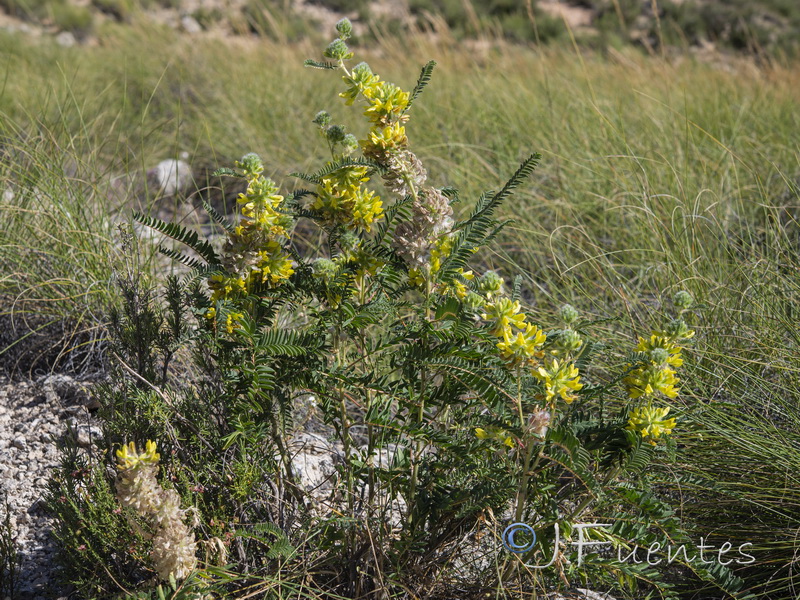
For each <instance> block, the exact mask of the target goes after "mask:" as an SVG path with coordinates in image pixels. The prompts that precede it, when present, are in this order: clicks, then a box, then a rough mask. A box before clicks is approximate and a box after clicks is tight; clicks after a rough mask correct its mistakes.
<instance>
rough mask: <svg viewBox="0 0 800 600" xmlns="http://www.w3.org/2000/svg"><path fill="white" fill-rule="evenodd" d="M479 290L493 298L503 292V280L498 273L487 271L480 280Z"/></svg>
mask: <svg viewBox="0 0 800 600" xmlns="http://www.w3.org/2000/svg"><path fill="white" fill-rule="evenodd" d="M478 289H479V290H480V291H481V292H482V293H483V294H485V295H486V296H488V297H489V298H491V297H492V296H494V295H495V294H499V293H500V292H501V291H502V290H503V278H502V277H500V275H498V274H497V272H496V271H486V273H484V274H483V275H482V276H481V278H480V279H479V280H478Z"/></svg>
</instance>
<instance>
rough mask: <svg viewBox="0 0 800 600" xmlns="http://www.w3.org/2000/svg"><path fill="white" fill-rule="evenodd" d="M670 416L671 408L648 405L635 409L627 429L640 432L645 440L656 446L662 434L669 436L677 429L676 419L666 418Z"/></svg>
mask: <svg viewBox="0 0 800 600" xmlns="http://www.w3.org/2000/svg"><path fill="white" fill-rule="evenodd" d="M668 414H669V407H663V408H653V407H652V406H649V405H648V406H642V407H639V408H635V409H633V410H632V411H631V414H630V419H629V420H628V425H627V426H626V427H625V429H628V430H629V431H638V432H639V433H640V434H641V436H642V437H643V438H650V439H649V440H648V441H649V442H650V443H651V444H652V445H654V446H655V444H656V440H657V439H659V438H660V437H661V435H662V434H663V435H669V434H671V433H672V430H673V429H674V428H675V419H674V418H672V419H667V418H665V417H666V416H667V415H668Z"/></svg>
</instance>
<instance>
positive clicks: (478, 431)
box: [475, 427, 489, 440]
mask: <svg viewBox="0 0 800 600" xmlns="http://www.w3.org/2000/svg"><path fill="white" fill-rule="evenodd" d="M475 437H477V438H478V439H479V440H486V439H488V438H489V434H488V433H486V430H485V429H482V428H480V427H476V428H475Z"/></svg>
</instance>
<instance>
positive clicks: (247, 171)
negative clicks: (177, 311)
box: [208, 154, 294, 302]
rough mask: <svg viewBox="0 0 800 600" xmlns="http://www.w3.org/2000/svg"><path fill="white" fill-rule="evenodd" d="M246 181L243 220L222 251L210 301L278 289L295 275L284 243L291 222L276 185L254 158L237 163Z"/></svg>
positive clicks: (232, 232)
mask: <svg viewBox="0 0 800 600" xmlns="http://www.w3.org/2000/svg"><path fill="white" fill-rule="evenodd" d="M236 166H237V167H238V168H240V169H241V170H242V172H243V175H244V177H245V179H246V181H247V189H246V190H245V192H244V193H242V194H240V195H239V198H238V199H237V203H238V204H239V205H240V206H241V214H242V216H241V219H240V221H239V224H238V225H237V226H236V227H234V229H233V231H231V232H229V233H228V240H227V241H226V243H225V246H224V248H223V256H222V267H223V272H218V273H215V274H213V275H212V276H211V277H210V278H209V281H208V285H209V287H210V288H211V290H212V294H211V301H212V302H216V301H217V300H223V299H233V298H238V297H242V296H245V295H247V294H248V293H250V292H252V290H253V287H254V286H255V285H259V284H260V285H264V286H266V287H276V286H279V285H281V284H282V283H283V282H284V281H286V280H287V279H288V278H289V277H291V275H292V274H293V273H294V269H293V266H292V260H291V258H290V256H289V254H288V253H287V252H286V251H285V250H284V248H283V244H282V240H284V239H286V238H287V237H288V235H289V233H288V230H289V228H290V227H291V225H292V218H291V217H290V216H289V215H287V214H284V213H283V212H281V209H282V205H283V200H284V198H283V196H281V195H280V194H278V188H277V186H276V185H275V183H274V182H273V181H272V180H271V179H268V178H266V177H264V176H263V175H262V172H263V170H264V165H263V163H262V162H261V159H260V158H259V157H258V156H257V155H255V154H248V155H246V156H244V157H243V158H242V160H241V161H238V162H237V163H236Z"/></svg>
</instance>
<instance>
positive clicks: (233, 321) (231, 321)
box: [225, 312, 244, 333]
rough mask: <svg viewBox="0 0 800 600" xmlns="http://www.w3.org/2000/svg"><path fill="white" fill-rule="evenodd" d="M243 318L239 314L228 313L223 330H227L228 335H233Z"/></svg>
mask: <svg viewBox="0 0 800 600" xmlns="http://www.w3.org/2000/svg"><path fill="white" fill-rule="evenodd" d="M243 318H244V315H243V314H242V313H239V312H232V313H228V317H227V319H226V320H225V329H227V330H228V333H233V331H234V330H235V329H236V328H237V327H239V321H241V320H242V319H243Z"/></svg>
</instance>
